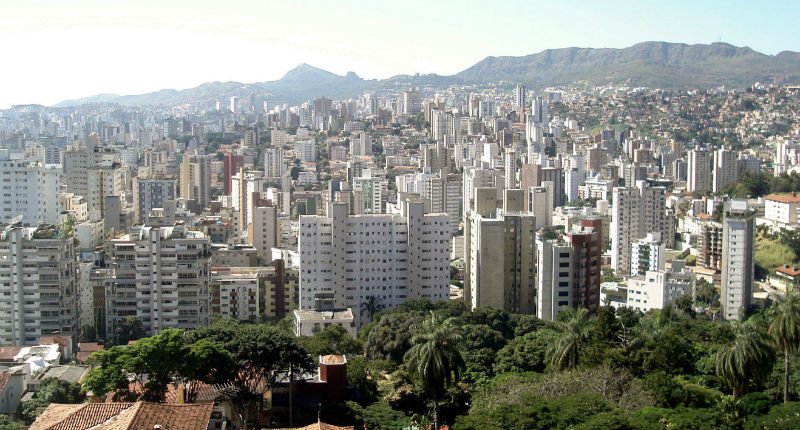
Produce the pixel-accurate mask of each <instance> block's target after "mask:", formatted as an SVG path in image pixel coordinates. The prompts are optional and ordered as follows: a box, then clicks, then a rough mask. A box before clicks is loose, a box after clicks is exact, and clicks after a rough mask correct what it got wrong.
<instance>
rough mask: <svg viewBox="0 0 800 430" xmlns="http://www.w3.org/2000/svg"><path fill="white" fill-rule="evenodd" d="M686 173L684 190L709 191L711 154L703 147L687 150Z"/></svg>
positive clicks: (691, 191)
mask: <svg viewBox="0 0 800 430" xmlns="http://www.w3.org/2000/svg"><path fill="white" fill-rule="evenodd" d="M688 154H689V161H688V163H687V164H688V173H687V180H686V190H687V191H689V192H690V193H693V192H695V191H701V192H705V191H709V190H711V189H712V187H713V184H712V176H711V158H712V157H711V154H710V153H709V152H708V151H706V150H704V149H697V148H695V149H692V150H691V151H689V152H688Z"/></svg>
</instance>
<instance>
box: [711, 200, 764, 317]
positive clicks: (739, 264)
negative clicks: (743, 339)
mask: <svg viewBox="0 0 800 430" xmlns="http://www.w3.org/2000/svg"><path fill="white" fill-rule="evenodd" d="M755 253H756V231H755V214H754V213H753V211H751V210H749V209H747V201H746V200H732V201H729V202H726V203H725V209H724V214H723V218H722V273H721V288H720V304H721V307H722V317H723V318H725V319H727V320H738V319H741V318H742V314H743V312H745V311H747V309H749V308H750V305H751V304H752V302H753V283H754V281H755V280H754V278H755Z"/></svg>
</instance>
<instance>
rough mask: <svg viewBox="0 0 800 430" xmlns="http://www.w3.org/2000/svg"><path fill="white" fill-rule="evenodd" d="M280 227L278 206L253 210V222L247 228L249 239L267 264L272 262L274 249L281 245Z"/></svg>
mask: <svg viewBox="0 0 800 430" xmlns="http://www.w3.org/2000/svg"><path fill="white" fill-rule="evenodd" d="M279 227H280V226H279V225H278V208H277V206H275V205H271V206H257V207H254V208H253V222H252V223H250V224H249V225H248V226H247V239H248V241H250V243H251V244H252V245H253V246H254V247H255V248H256V249H257V250H259V251H260V255H261V256H262V257H264V258H265V259H266V260H267V262H269V261H270V260H272V248H275V247H277V246H278V244H279V243H280V242H279V239H280V228H279Z"/></svg>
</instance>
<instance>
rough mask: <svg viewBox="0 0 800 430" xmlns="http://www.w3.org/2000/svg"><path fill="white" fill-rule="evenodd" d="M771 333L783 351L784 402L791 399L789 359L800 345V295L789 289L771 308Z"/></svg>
mask: <svg viewBox="0 0 800 430" xmlns="http://www.w3.org/2000/svg"><path fill="white" fill-rule="evenodd" d="M770 314H771V315H770V316H771V321H770V324H769V334H770V335H772V337H773V338H775V343H776V344H777V345H778V348H780V349H781V351H782V352H783V402H784V403H787V402H788V401H789V364H790V363H789V359H790V357H791V356H792V355H793V354H794V353H795V352H796V351H797V349H798V346H800V295H798V294H797V293H795V292H794V291H793V290H791V289H789V290H788V291H787V294H786V296H785V297H783V298H780V299H778V301H777V303H776V304H775V305H774V306H773V307H772V308H771V312H770Z"/></svg>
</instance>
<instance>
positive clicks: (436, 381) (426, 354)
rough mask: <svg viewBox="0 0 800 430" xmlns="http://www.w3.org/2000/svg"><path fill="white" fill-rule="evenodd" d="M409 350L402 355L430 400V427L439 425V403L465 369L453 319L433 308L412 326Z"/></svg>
mask: <svg viewBox="0 0 800 430" xmlns="http://www.w3.org/2000/svg"><path fill="white" fill-rule="evenodd" d="M412 330H413V331H414V332H415V334H414V336H413V337H412V338H411V345H412V346H411V349H409V350H408V352H406V354H405V356H404V357H403V361H404V362H405V365H406V368H407V369H408V372H409V375H410V376H411V377H412V378H413V379H415V380H416V381H417V382H418V383H419V384H420V385H421V386H422V388H423V389H424V390H425V392H426V393H427V394H428V395H429V396H430V398H431V400H432V401H433V428H434V430H438V428H439V402H440V401H441V400H442V399H443V398H444V396H445V394H446V392H447V389H448V388H449V387H450V386H451V385H453V384H455V383H456V382H457V381H458V380H459V378H460V376H461V372H462V370H463V369H464V366H465V365H464V359H463V358H462V357H461V352H460V351H459V349H458V343H459V342H460V341H461V335H460V333H459V331H458V328H457V327H456V326H455V324H454V320H453V318H448V319H446V320H444V321H442V320H441V319H440V317H438V316H437V315H436V314H435V313H434V312H433V311H431V313H430V315H428V317H427V318H425V320H424V321H423V322H422V325H421V326H418V327H414V328H412Z"/></svg>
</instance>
